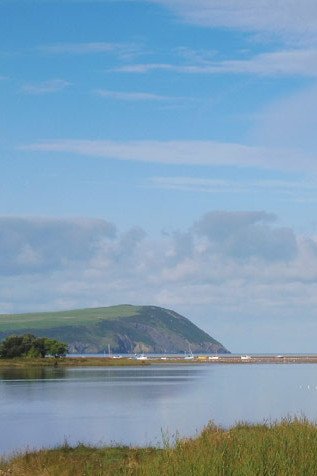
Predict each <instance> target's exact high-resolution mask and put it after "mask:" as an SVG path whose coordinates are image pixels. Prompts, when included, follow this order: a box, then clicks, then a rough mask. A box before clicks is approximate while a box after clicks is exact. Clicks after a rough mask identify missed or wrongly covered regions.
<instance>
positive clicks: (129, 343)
mask: <svg viewBox="0 0 317 476" xmlns="http://www.w3.org/2000/svg"><path fill="white" fill-rule="evenodd" d="M10 324H11V325H10ZM27 332H28V333H32V334H34V335H37V336H48V337H52V338H55V339H58V340H61V341H64V342H66V343H67V344H68V345H69V352H71V353H95V352H105V351H106V352H108V346H109V345H110V348H111V351H112V352H113V353H120V354H123V353H140V352H151V353H183V352H188V351H189V349H191V351H192V352H194V353H199V352H202V353H203V352H206V353H228V351H227V349H226V348H225V347H224V346H223V345H222V344H221V343H220V342H218V341H216V340H215V339H213V338H212V337H211V336H210V335H208V334H206V333H205V332H204V331H202V330H201V329H199V328H198V327H197V326H196V325H194V324H193V323H192V322H190V321H189V320H188V319H186V318H185V317H183V316H181V315H180V314H177V313H176V312H174V311H171V310H168V309H163V308H160V307H156V306H113V307H108V308H98V309H84V310H78V311H66V312H56V313H44V314H43V315H40V314H24V315H21V314H20V315H11V316H9V317H8V316H0V339H2V338H4V337H6V336H7V335H11V334H23V333H27Z"/></svg>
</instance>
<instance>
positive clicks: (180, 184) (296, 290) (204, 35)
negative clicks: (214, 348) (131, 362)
mask: <svg viewBox="0 0 317 476" xmlns="http://www.w3.org/2000/svg"><path fill="white" fill-rule="evenodd" d="M316 103H317V3H316V2H315V0H302V1H301V2H298V1H294V0H282V1H280V2H276V0H275V1H273V0H258V1H257V2H254V1H253V0H195V1H193V0H0V313H16V312H19V313H20V312H33V311H36V312H41V311H45V310H63V309H74V308H82V307H99V306H110V305H115V304H123V303H129V304H137V305H148V304H151V305H158V306H162V307H165V308H169V309H173V310H175V311H177V312H179V313H181V314H183V315H185V316H186V317H188V318H190V319H191V320H192V321H193V322H194V323H195V324H197V325H198V326H200V327H201V328H203V329H204V330H205V331H206V332H208V333H210V334H211V335H212V336H213V337H215V338H216V339H218V340H219V341H220V342H222V343H223V344H224V345H225V346H226V347H227V348H228V349H229V350H231V351H232V352H316V351H317V344H316V342H317V312H316V309H317V308H316V306H317V217H316V205H317V194H316V192H317V161H316V145H317V138H316V137H317V136H316V132H315V127H316V123H317V108H316Z"/></svg>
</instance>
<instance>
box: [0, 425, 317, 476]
mask: <svg viewBox="0 0 317 476" xmlns="http://www.w3.org/2000/svg"><path fill="white" fill-rule="evenodd" d="M316 474H317V425H316V424H312V423H309V422H308V421H307V420H305V419H292V420H291V419H288V420H282V421H281V422H278V423H271V424H259V425H248V424H238V425H236V426H235V427H233V428H231V429H229V430H224V429H222V428H219V427H217V426H215V425H213V424H209V425H208V426H207V427H206V428H205V429H204V430H203V432H202V433H201V434H200V435H199V436H198V437H196V438H190V439H180V440H178V441H177V442H176V444H174V445H169V444H166V445H165V447H164V448H163V449H158V448H128V447H106V448H93V447H89V446H88V447H87V446H83V445H78V446H77V447H75V448H71V447H70V446H68V445H67V444H64V445H63V446H61V447H59V448H56V449H52V450H41V451H38V452H33V453H26V454H23V455H17V456H15V457H14V458H12V459H11V460H10V461H3V462H2V463H1V464H0V475H2V476H7V475H15V476H31V475H32V476H39V475H41V476H46V475H47V476H55V475H56V476H84V475H85V476H108V475H109V476H115V475H125V476H161V475H164V476H165V475H166V476H178V475H180V476H262V475H263V476H275V475H276V476H290V475H291V476H310V475H311V476H315V475H316Z"/></svg>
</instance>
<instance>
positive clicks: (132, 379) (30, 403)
mask: <svg viewBox="0 0 317 476" xmlns="http://www.w3.org/2000/svg"><path fill="white" fill-rule="evenodd" d="M295 415H297V416H301V415H305V416H306V417H308V418H309V419H311V420H317V365H208V364H207V365H183V366H182V365H171V366H168V365H162V366H151V367H143V368H142V367H135V368H127V367H126V368H124V367H122V368H120V367H118V368H114V367H112V368H100V367H99V368H76V369H41V370H38V369H27V370H14V371H12V370H10V371H5V370H0V424H1V431H0V453H1V454H10V453H12V452H13V451H16V450H22V449H25V448H27V447H28V448H39V447H43V446H44V447H47V446H54V445H56V444H59V443H62V442H63V441H64V440H65V439H67V441H68V442H69V443H71V444H75V443H77V442H78V441H81V442H86V443H92V444H102V443H124V444H129V445H145V444H161V443H162V435H166V434H168V435H169V436H170V439H173V435H175V434H178V435H180V436H188V435H194V434H195V433H196V432H197V431H200V430H201V429H202V427H203V426H204V425H205V424H207V422H208V421H210V420H213V421H214V422H216V423H218V424H220V425H223V426H231V425H233V424H234V423H235V422H237V421H241V420H244V421H249V422H255V421H263V420H274V419H277V418H281V417H285V416H295Z"/></svg>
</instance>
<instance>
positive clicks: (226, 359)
mask: <svg viewBox="0 0 317 476" xmlns="http://www.w3.org/2000/svg"><path fill="white" fill-rule="evenodd" d="M157 364H160V365H165V364H168V365H170V364H210V365H217V364H222V365H223V364H235V365H246V364H317V355H315V354H314V355H291V354H290V355H256V356H251V355H230V354H228V355H212V356H208V355H197V356H196V355H195V356H191V357H187V358H186V357H180V356H175V357H172V356H168V357H165V356H162V357H157V356H155V357H147V356H145V357H144V358H141V359H140V358H136V357H135V358H133V357H125V356H122V357H108V356H101V357H95V356H93V357H90V356H78V357H64V358H56V359H55V358H53V357H49V358H44V359H29V358H16V359H0V368H9V367H10V368H23V367H109V366H111V367H118V366H122V367H126V366H129V367H131V366H136V365H137V366H148V365H157Z"/></svg>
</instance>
